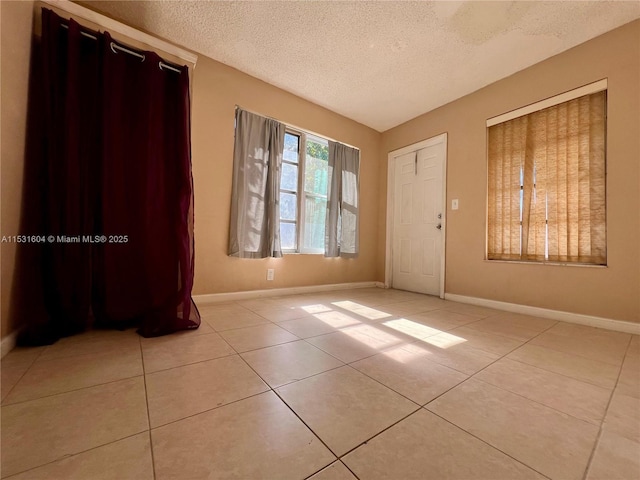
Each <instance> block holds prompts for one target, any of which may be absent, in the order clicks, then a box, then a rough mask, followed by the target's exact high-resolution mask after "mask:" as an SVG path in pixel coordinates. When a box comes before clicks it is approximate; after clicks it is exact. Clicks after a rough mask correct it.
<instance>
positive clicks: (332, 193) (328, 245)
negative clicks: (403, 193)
mask: <svg viewBox="0 0 640 480" xmlns="http://www.w3.org/2000/svg"><path fill="white" fill-rule="evenodd" d="M359 186H360V151H359V150H357V149H355V148H351V147H347V146H346V145H343V144H342V143H338V142H332V141H329V186H328V192H327V218H326V224H325V239H324V255H325V257H346V258H355V257H357V256H358V245H359V243H360V241H359V215H358V192H359Z"/></svg>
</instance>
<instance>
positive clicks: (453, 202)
mask: <svg viewBox="0 0 640 480" xmlns="http://www.w3.org/2000/svg"><path fill="white" fill-rule="evenodd" d="M457 209H458V199H457V198H454V199H453V200H451V210H457Z"/></svg>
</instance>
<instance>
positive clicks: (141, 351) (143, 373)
mask: <svg viewBox="0 0 640 480" xmlns="http://www.w3.org/2000/svg"><path fill="white" fill-rule="evenodd" d="M138 342H139V345H140V362H141V363H142V381H143V385H144V400H145V406H146V407H147V425H149V429H148V430H147V432H148V434H149V449H150V450H151V469H152V472H153V478H154V480H155V478H156V458H155V455H154V453H153V438H152V437H151V411H150V410H149V392H148V391H147V374H146V370H145V367H144V351H143V350H142V338H139V339H138Z"/></svg>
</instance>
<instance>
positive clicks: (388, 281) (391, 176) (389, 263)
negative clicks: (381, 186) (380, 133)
mask: <svg viewBox="0 0 640 480" xmlns="http://www.w3.org/2000/svg"><path fill="white" fill-rule="evenodd" d="M439 143H444V160H443V164H442V255H441V261H440V298H444V285H445V283H444V275H445V260H446V254H445V253H446V252H445V250H446V245H447V242H446V239H447V236H446V230H447V153H448V152H447V147H448V143H447V133H446V132H445V133H441V134H440V135H436V136H435V137H431V138H428V139H426V140H422V141H420V142H417V143H414V144H412V145H408V146H406V147H402V148H399V149H397V150H393V151H392V152H389V154H388V157H387V158H388V162H387V232H386V248H385V266H384V287H385V288H390V287H391V285H392V283H393V278H392V276H393V222H394V218H393V211H394V208H393V207H394V205H393V203H394V200H395V198H394V193H395V192H394V185H395V167H396V158H397V157H399V156H401V155H405V154H407V153H411V152H415V151H416V150H422V149H423V148H426V147H432V146H434V145H438V144H439Z"/></svg>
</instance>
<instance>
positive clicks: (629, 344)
mask: <svg viewBox="0 0 640 480" xmlns="http://www.w3.org/2000/svg"><path fill="white" fill-rule="evenodd" d="M631 342H633V335H631V337H630V338H629V341H628V342H627V348H626V349H625V352H624V357H622V362H621V363H620V367H619V369H618V376H617V377H616V382H615V384H614V386H613V388H612V389H611V394H610V395H609V401H608V402H607V407H606V408H605V410H604V415H602V420H600V425H599V428H598V435H597V436H596V441H595V442H594V444H593V448H592V449H591V454H590V455H589V460H588V461H587V466H586V468H585V470H584V475H583V477H582V478H583V479H584V480H586V478H587V476H588V475H589V471H590V470H591V463H592V462H593V457H594V456H595V454H596V450H597V448H598V445H599V444H600V440H601V439H602V435H603V434H604V422H605V419H606V418H607V414H608V413H609V407H611V402H612V401H613V395H614V394H615V392H616V389H617V388H618V383H620V377H621V376H622V368H623V367H624V362H625V360H626V359H627V355H628V354H629V349H630V348H631Z"/></svg>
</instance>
